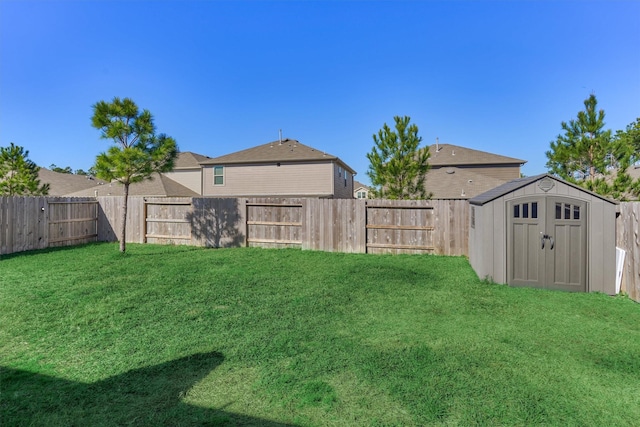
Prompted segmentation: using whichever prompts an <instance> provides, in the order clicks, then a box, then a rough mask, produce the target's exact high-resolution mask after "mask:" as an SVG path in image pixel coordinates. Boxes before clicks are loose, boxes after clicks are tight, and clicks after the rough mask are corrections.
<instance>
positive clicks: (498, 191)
mask: <svg viewBox="0 0 640 427" xmlns="http://www.w3.org/2000/svg"><path fill="white" fill-rule="evenodd" d="M545 177H546V178H550V179H552V180H554V181H557V182H561V183H563V184H566V185H568V186H570V187H573V188H575V189H577V190H580V191H582V192H584V193H587V194H590V195H592V196H594V197H597V198H599V199H602V200H604V201H606V202H609V203H611V204H614V205H617V204H618V202H616V201H614V200H610V199H607V198H606V197H604V196H601V195H600V194H598V193H594V192H593V191H589V190H586V189H584V188H582V187H580V186H578V185H576V184H573V183H571V182H568V181H565V180H563V179H560V178H558V177H557V176H553V175H550V174H548V173H543V174H540V175H535V176H528V177H526V178H518V179H514V180H513V181H509V182H506V183H504V184H502V185H499V186H497V187H495V188H493V189H491V190H489V191H486V192H484V193H482V194H479V195H477V196H476V197H473V198H471V199H469V203H470V204H472V205H477V206H482V205H484V204H487V203H489V202H491V201H493V200H495V199H497V198H499V197H502V196H504V195H506V194H508V193H511V192H513V191H516V190H519V189H520V188H522V187H526V186H527V185H529V184H532V183H534V182H537V181H540V180H542V179H543V178H545Z"/></svg>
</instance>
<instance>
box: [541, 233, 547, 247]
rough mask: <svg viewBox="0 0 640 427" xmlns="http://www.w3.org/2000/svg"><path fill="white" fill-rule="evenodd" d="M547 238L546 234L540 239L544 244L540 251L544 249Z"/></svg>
mask: <svg viewBox="0 0 640 427" xmlns="http://www.w3.org/2000/svg"><path fill="white" fill-rule="evenodd" d="M546 238H547V235H546V234H545V235H544V236H542V237H541V238H540V241H541V242H542V247H541V248H540V249H544V239H546Z"/></svg>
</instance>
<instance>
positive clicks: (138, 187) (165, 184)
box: [65, 173, 200, 197]
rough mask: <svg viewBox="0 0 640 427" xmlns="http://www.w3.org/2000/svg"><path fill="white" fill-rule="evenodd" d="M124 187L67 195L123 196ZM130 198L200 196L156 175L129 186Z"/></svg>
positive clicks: (115, 185) (98, 187) (112, 185)
mask: <svg viewBox="0 0 640 427" xmlns="http://www.w3.org/2000/svg"><path fill="white" fill-rule="evenodd" d="M123 195H124V186H123V185H122V184H120V183H119V182H116V181H114V182H106V183H103V184H99V185H96V186H94V187H91V188H87V189H85V190H81V191H77V192H75V193H70V194H65V196H70V197H100V196H123ZM129 195H130V196H149V197H198V196H199V195H200V194H199V193H197V192H195V191H193V190H191V189H189V188H187V187H185V186H184V185H182V184H179V183H177V182H176V181H174V180H172V179H170V178H168V177H167V176H164V175H163V174H159V173H154V174H153V175H152V179H150V180H149V179H147V180H144V181H142V182H138V183H135V184H131V185H130V186H129Z"/></svg>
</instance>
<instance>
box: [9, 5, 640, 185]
mask: <svg viewBox="0 0 640 427" xmlns="http://www.w3.org/2000/svg"><path fill="white" fill-rule="evenodd" d="M639 52H640V2H638V1H632V2H630V1H626V2H625V1H615V0H614V1H542V0H541V1H473V2H471V1H448V2H439V1H400V2H391V1H390V2H385V1H374V2H367V1H317V2H313V1H282V2H272V1H235V2H220V1H156V2H153V1H133V2H127V1H30V0H20V1H8V0H1V1H0V146H7V145H9V143H10V142H14V143H15V144H17V145H21V146H23V147H25V149H27V150H29V157H30V159H32V160H33V161H35V162H36V163H37V164H39V165H40V166H45V167H48V166H49V165H50V164H52V163H54V164H56V165H58V166H62V167H64V166H71V167H72V168H73V169H78V168H81V169H85V170H86V169H88V168H89V167H90V166H91V165H92V164H93V162H94V160H95V157H96V155H97V154H98V153H99V152H101V151H104V150H106V149H107V148H108V146H109V142H108V141H106V140H101V139H100V138H99V132H98V131H97V130H95V129H94V128H92V127H91V125H90V117H91V115H92V108H91V106H92V105H93V104H95V103H96V102H97V101H99V100H111V99H112V98H113V97H114V96H119V97H130V98H132V99H133V100H134V101H135V102H136V103H137V104H138V105H139V106H140V107H141V108H146V109H148V110H150V111H151V113H152V114H153V115H154V117H155V121H156V125H157V128H158V131H159V132H163V133H166V134H168V135H171V136H173V137H174V138H175V139H176V140H177V142H178V145H179V147H180V149H181V151H193V152H196V153H200V154H204V155H208V156H212V157H213V156H219V155H223V154H228V153H231V152H234V151H237V150H241V149H244V148H248V147H251V146H255V145H258V144H263V143H266V142H269V141H272V140H275V139H277V138H278V130H279V129H282V131H283V136H284V137H288V138H295V139H298V140H299V141H301V142H302V143H303V144H307V145H310V146H313V147H315V148H318V149H321V150H324V151H326V152H328V153H331V154H333V155H336V156H338V157H340V158H341V159H343V160H344V161H345V162H346V163H347V164H349V165H350V166H351V167H353V168H354V169H355V170H356V171H358V175H357V176H356V179H358V180H360V181H363V182H365V183H367V182H368V178H367V177H366V170H367V167H368V161H367V159H366V153H368V152H369V151H370V150H371V148H372V146H373V140H372V135H373V134H374V133H375V132H377V131H378V129H380V127H381V126H382V125H383V124H384V123H385V122H386V123H389V124H391V123H393V116H394V115H408V116H410V117H411V119H412V122H414V123H416V124H417V125H418V127H419V134H420V136H422V138H423V142H422V144H423V145H430V144H433V143H434V142H435V139H436V137H439V139H440V142H441V143H450V144H456V145H460V146H465V147H469V148H474V149H478V150H484V151H489V152H494V153H497V154H502V155H506V156H511V157H516V158H521V159H524V160H527V161H528V163H527V164H526V165H525V166H524V168H523V172H524V173H525V174H526V175H534V174H537V173H542V172H545V171H546V169H545V163H546V157H545V151H546V150H547V149H548V148H549V142H550V141H552V140H555V137H556V136H557V135H558V133H560V130H561V129H560V122H561V121H563V120H564V121H568V120H570V119H572V118H575V117H576V114H577V112H578V111H580V110H581V109H582V108H583V101H584V100H585V99H586V98H587V97H588V96H589V94H591V93H595V94H596V96H597V98H598V102H599V107H600V108H603V109H604V110H605V112H606V115H607V116H606V121H607V128H611V129H612V130H614V131H615V130H616V129H623V128H625V127H626V125H627V124H629V123H631V122H632V121H633V120H635V118H636V117H639V116H640V54H639Z"/></svg>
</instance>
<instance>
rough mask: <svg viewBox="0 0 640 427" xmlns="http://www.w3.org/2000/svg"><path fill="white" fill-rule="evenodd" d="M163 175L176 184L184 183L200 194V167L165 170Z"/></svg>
mask: <svg viewBox="0 0 640 427" xmlns="http://www.w3.org/2000/svg"><path fill="white" fill-rule="evenodd" d="M164 175H165V176H166V177H167V178H169V179H172V180H174V181H175V182H177V183H178V184H182V185H184V186H185V187H187V188H188V189H189V190H193V191H195V192H196V193H198V194H202V169H200V168H198V169H197V170H195V169H192V170H177V171H176V170H174V171H172V172H166V173H165V174H164Z"/></svg>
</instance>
